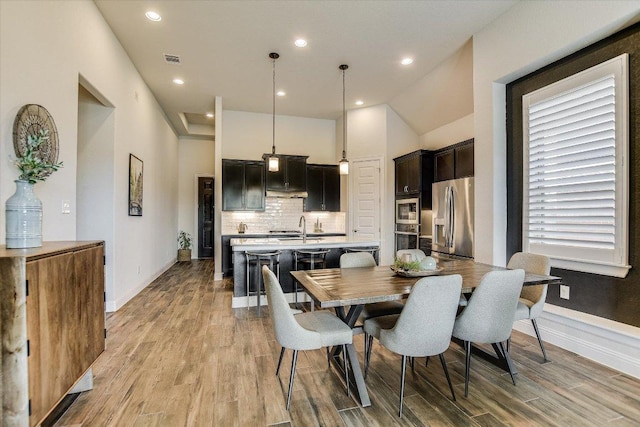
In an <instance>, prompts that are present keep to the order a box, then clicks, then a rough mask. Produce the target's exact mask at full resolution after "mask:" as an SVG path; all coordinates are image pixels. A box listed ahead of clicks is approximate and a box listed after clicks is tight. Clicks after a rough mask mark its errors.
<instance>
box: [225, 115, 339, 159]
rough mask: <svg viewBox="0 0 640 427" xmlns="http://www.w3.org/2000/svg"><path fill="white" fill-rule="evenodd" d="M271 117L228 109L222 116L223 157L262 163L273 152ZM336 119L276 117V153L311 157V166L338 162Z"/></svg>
mask: <svg viewBox="0 0 640 427" xmlns="http://www.w3.org/2000/svg"><path fill="white" fill-rule="evenodd" d="M272 120H273V116H272V115H271V114H261V113H248V112H244V111H230V110H225V111H223V113H222V124H223V129H224V131H223V133H222V138H223V139H222V157H223V158H224V159H242V160H259V159H262V155H263V154H264V153H270V152H271V145H272V142H273V136H272V128H273V121H272ZM335 135H336V122H335V121H334V120H322V119H309V118H305V117H293V116H278V115H276V153H278V154H290V155H303V156H309V158H308V159H307V162H308V163H327V164H335V163H337V161H336V159H335V156H334V153H335V146H336V139H335Z"/></svg>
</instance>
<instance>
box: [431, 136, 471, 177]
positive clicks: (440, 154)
mask: <svg viewBox="0 0 640 427" xmlns="http://www.w3.org/2000/svg"><path fill="white" fill-rule="evenodd" d="M433 164H434V171H433V181H434V182H438V181H446V180H448V179H457V178H464V177H467V176H473V173H474V169H473V139H469V140H467V141H462V142H460V143H458V144H455V145H452V146H449V147H446V148H443V149H441V150H438V151H436V152H435V153H434V156H433Z"/></svg>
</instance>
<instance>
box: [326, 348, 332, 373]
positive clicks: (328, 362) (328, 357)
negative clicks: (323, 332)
mask: <svg viewBox="0 0 640 427" xmlns="http://www.w3.org/2000/svg"><path fill="white" fill-rule="evenodd" d="M325 348H326V349H327V368H331V354H330V353H329V347H325Z"/></svg>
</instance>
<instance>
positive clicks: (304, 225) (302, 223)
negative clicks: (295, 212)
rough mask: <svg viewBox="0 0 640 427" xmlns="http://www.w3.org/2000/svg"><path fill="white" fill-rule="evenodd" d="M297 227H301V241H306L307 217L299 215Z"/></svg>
mask: <svg viewBox="0 0 640 427" xmlns="http://www.w3.org/2000/svg"><path fill="white" fill-rule="evenodd" d="M298 227H302V241H303V242H306V241H307V219H306V218H305V217H304V215H302V216H301V217H300V222H298Z"/></svg>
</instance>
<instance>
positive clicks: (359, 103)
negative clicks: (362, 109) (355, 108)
mask: <svg viewBox="0 0 640 427" xmlns="http://www.w3.org/2000/svg"><path fill="white" fill-rule="evenodd" d="M363 104H364V101H361V100H357V101H356V105H363Z"/></svg>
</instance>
